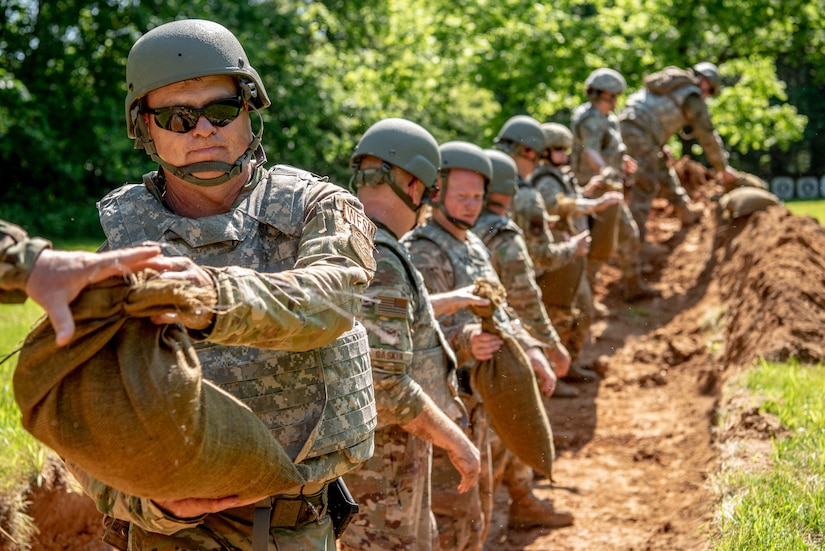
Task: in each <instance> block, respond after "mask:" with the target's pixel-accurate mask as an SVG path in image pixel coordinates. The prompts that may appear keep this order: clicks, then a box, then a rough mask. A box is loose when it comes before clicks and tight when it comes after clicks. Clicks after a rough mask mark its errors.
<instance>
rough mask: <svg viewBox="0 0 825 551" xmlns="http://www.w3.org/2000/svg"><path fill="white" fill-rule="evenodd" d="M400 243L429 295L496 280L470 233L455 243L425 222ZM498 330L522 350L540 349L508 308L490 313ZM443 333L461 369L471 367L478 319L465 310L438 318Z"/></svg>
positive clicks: (484, 250) (486, 255)
mask: <svg viewBox="0 0 825 551" xmlns="http://www.w3.org/2000/svg"><path fill="white" fill-rule="evenodd" d="M401 242H402V243H403V244H404V246H405V247H406V248H407V250H408V251H409V253H410V256H411V257H412V260H413V263H414V264H415V266H416V267H417V268H418V269H419V271H420V272H421V274H422V276H423V277H424V282H425V283H426V284H427V289H428V290H429V291H430V292H431V293H444V292H447V291H452V290H454V289H459V288H461V287H466V286H468V285H472V284H473V283H474V282H475V280H476V279H477V278H479V277H484V278H489V279H493V280H498V275H497V274H496V271H495V269H494V268H493V264H492V262H491V261H490V253H489V251H488V250H487V248H486V247H485V246H484V243H483V242H482V241H481V239H479V237H478V236H477V235H475V234H474V233H473V232H467V234H466V237H465V239H464V241H459V240H458V239H456V238H455V237H454V236H453V235H452V234H451V233H450V232H448V231H447V230H445V229H444V228H442V227H441V226H440V225H439V224H438V223H437V222H435V221H433V220H432V219H429V220H428V221H427V223H426V224H424V225H423V226H420V227H418V228H416V229H415V230H413V231H412V232H410V233H408V234H406V235H405V236H404V237H403V238H402V239H401ZM494 315H495V317H496V320H497V321H498V326H499V327H504V328H506V329H507V330H509V332H510V333H511V334H513V335H514V336H515V337H516V339H517V340H518V341H519V343H520V344H521V345H522V346H523V347H524V348H530V347H534V346H544V344H543V343H542V342H541V341H538V340H537V339H535V338H534V337H532V336H530V334H529V333H528V332H527V331H526V330H525V329H524V327H522V325H521V323H520V322H519V321H518V320H517V319H516V318H515V317H514V316H513V314H512V312H511V311H509V306H506V305H505V306H504V307H499V308H497V309H496V311H495V312H494ZM438 321H439V323H440V324H441V327H442V329H443V330H444V334H445V335H446V337H447V339H448V341H449V342H450V344H451V345H452V347H453V349H454V350H455V352H456V356H457V357H458V364H459V365H460V366H462V367H469V366H472V365H473V363H474V361H475V360H474V359H473V357H472V354H471V352H470V350H471V348H470V344H471V337H472V334H471V332H472V329H473V328H474V327H476V326H477V325H478V324H480V323H481V320H480V318H479V317H478V316H477V315H475V314H474V313H473V312H472V311H470V310H469V309H467V308H462V309H461V310H459V311H457V312H455V313H453V314H448V315H442V316H439V318H438Z"/></svg>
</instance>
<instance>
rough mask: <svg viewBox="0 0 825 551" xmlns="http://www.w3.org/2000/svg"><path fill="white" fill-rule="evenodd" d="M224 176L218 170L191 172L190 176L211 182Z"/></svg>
mask: <svg viewBox="0 0 825 551" xmlns="http://www.w3.org/2000/svg"><path fill="white" fill-rule="evenodd" d="M224 174H226V172H221V171H220V170H210V171H209V172H193V173H192V176H194V177H195V178H200V179H201V180H211V179H212V178H218V177H220V176H223V175H224Z"/></svg>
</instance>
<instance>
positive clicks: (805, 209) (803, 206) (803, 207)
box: [785, 200, 825, 225]
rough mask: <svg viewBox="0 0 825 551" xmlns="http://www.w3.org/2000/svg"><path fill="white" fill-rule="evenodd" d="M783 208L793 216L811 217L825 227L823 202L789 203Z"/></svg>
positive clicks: (824, 204) (824, 202) (824, 201)
mask: <svg viewBox="0 0 825 551" xmlns="http://www.w3.org/2000/svg"><path fill="white" fill-rule="evenodd" d="M785 206H786V207H787V208H788V210H789V211H791V212H792V213H794V214H797V215H800V216H812V217H814V218H816V219H817V220H819V223H820V224H823V225H825V200H818V201H791V202H788V203H785Z"/></svg>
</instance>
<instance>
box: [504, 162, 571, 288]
mask: <svg viewBox="0 0 825 551" xmlns="http://www.w3.org/2000/svg"><path fill="white" fill-rule="evenodd" d="M511 212H512V217H513V221H514V222H515V223H516V225H518V227H520V228H521V230H522V231H523V232H524V240H525V241H526V242H527V250H528V252H529V253H530V258H531V259H532V260H533V265H534V268H535V270H536V277H538V276H541V275H542V274H544V273H546V272H550V271H553V270H556V269H558V268H561V267H562V266H564V265H565V264H567V263H569V262H570V260H571V259H572V258H573V257H574V256H575V255H576V247H575V245H574V244H573V243H570V242H556V240H555V239H554V238H553V234H552V232H551V230H550V220H551V219H550V215H549V214H548V212H547V207H546V205H545V204H544V198H543V197H542V196H541V194H540V193H539V192H538V191H537V190H536V188H534V187H533V186H532V185H530V183H529V182H528V181H526V180H524V179H522V178H519V182H518V185H517V186H516V194H515V195H514V196H513V203H512V206H511Z"/></svg>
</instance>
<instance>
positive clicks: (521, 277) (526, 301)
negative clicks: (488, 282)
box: [488, 231, 560, 346]
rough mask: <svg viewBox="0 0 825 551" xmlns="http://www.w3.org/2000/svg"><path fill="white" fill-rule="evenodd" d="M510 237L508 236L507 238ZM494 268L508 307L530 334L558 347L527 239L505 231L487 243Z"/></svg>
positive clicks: (557, 336) (544, 342) (557, 339)
mask: <svg viewBox="0 0 825 551" xmlns="http://www.w3.org/2000/svg"><path fill="white" fill-rule="evenodd" d="M508 234H509V235H508ZM488 247H489V248H490V252H491V254H492V258H493V267H495V269H496V272H497V273H498V276H499V279H500V280H501V283H502V284H503V285H504V288H505V289H506V290H507V304H509V305H510V307H511V308H512V310H513V312H514V313H515V316H516V317H517V318H518V319H519V320H520V321H521V323H522V324H523V325H524V326H525V328H526V329H527V331H528V332H529V333H530V334H531V335H533V336H534V337H535V338H537V339H539V340H540V341H542V343H543V344H545V345H546V346H556V345H557V344H558V343H559V342H560V341H559V335H558V333H557V332H556V330H555V328H554V327H553V324H552V323H551V321H550V316H549V315H548V314H547V310H546V309H545V307H544V303H543V302H542V300H541V290H540V289H539V286H538V283H536V273H535V269H534V268H533V262H532V261H531V260H530V255H529V253H528V251H527V244H526V242H525V241H524V238H523V237H522V236H521V235H520V234H519V233H517V232H514V231H503V232H500V233H499V234H498V235H497V236H495V237H494V238H493V239H491V240H490V243H489V244H488Z"/></svg>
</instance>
